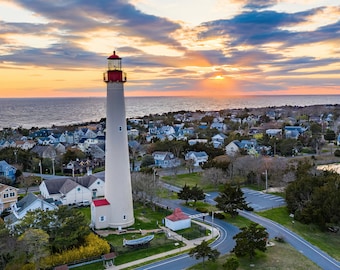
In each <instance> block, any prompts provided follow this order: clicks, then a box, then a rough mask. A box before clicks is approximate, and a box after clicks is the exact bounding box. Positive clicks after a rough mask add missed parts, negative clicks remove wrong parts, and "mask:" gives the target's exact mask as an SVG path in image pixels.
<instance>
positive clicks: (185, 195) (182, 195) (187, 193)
mask: <svg viewBox="0 0 340 270" xmlns="http://www.w3.org/2000/svg"><path fill="white" fill-rule="evenodd" d="M177 197H178V199H180V200H184V201H185V204H188V201H189V200H190V199H191V188H190V187H189V186H187V184H185V185H184V186H183V188H182V190H181V191H180V192H178V193H177Z"/></svg>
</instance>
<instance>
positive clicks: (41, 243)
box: [19, 228, 49, 269]
mask: <svg viewBox="0 0 340 270" xmlns="http://www.w3.org/2000/svg"><path fill="white" fill-rule="evenodd" d="M48 239H49V236H48V234H47V233H46V232H44V231H43V230H41V229H32V228H31V229H28V230H27V231H26V232H25V233H24V234H22V235H21V236H20V237H19V242H21V245H20V247H21V249H22V250H23V251H24V252H25V254H26V260H27V261H28V262H31V263H33V264H34V265H35V266H36V267H37V269H40V266H39V261H40V259H41V258H44V257H45V256H47V255H49V248H48V244H49V241H48Z"/></svg>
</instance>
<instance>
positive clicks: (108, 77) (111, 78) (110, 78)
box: [104, 51, 126, 83]
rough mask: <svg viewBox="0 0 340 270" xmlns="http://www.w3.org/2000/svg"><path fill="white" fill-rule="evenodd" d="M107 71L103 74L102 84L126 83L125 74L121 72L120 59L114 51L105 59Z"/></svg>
mask: <svg viewBox="0 0 340 270" xmlns="http://www.w3.org/2000/svg"><path fill="white" fill-rule="evenodd" d="M107 65H108V70H107V72H105V73H104V82H123V83H124V82H126V73H125V72H123V71H122V58H120V57H119V56H118V55H116V52H115V51H114V52H113V54H112V55H111V56H109V57H108V58H107Z"/></svg>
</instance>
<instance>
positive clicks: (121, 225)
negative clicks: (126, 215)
mask: <svg viewBox="0 0 340 270" xmlns="http://www.w3.org/2000/svg"><path fill="white" fill-rule="evenodd" d="M133 224H135V219H133V220H131V221H129V222H124V223H109V228H112V229H119V230H121V229H123V228H127V227H130V226H132V225H133Z"/></svg>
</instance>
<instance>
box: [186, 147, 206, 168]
mask: <svg viewBox="0 0 340 270" xmlns="http://www.w3.org/2000/svg"><path fill="white" fill-rule="evenodd" d="M208 158H209V156H208V154H207V153H206V152H205V151H200V152H195V151H190V152H188V153H186V154H185V160H189V159H191V160H193V161H194V166H196V167H197V166H200V165H202V164H203V163H205V162H207V161H208Z"/></svg>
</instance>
